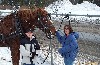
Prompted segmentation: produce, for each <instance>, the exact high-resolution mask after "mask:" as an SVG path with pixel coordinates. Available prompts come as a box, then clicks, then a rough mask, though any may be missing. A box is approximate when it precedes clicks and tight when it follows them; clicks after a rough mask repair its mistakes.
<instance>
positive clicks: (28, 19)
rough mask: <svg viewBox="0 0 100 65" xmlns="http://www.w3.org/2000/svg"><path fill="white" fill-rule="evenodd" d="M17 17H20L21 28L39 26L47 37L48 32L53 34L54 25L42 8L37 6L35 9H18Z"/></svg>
mask: <svg viewBox="0 0 100 65" xmlns="http://www.w3.org/2000/svg"><path fill="white" fill-rule="evenodd" d="M18 14H19V18H21V19H20V20H21V23H22V27H23V29H24V30H25V29H27V28H31V29H34V28H35V27H36V28H39V29H40V30H42V31H43V32H45V33H46V36H47V37H49V36H50V34H52V35H54V34H55V27H54V26H53V23H52V21H51V20H50V17H49V15H48V13H47V11H45V10H44V9H41V8H37V9H35V10H30V9H29V10H22V11H19V13H18Z"/></svg>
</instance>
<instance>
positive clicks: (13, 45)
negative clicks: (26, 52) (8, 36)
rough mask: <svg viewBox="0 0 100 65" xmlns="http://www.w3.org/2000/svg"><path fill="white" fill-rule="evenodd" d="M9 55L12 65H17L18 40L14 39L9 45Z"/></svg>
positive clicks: (18, 56) (18, 54)
mask: <svg viewBox="0 0 100 65" xmlns="http://www.w3.org/2000/svg"><path fill="white" fill-rule="evenodd" d="M11 55H12V62H13V65H19V59H20V52H19V39H18V37H16V38H15V39H13V40H12V43H11Z"/></svg>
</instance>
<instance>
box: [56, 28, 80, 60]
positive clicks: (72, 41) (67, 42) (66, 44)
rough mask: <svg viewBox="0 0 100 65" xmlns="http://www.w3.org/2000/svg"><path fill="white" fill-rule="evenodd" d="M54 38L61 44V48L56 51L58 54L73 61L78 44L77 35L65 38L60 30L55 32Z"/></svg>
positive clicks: (73, 34) (72, 34) (74, 33)
mask: <svg viewBox="0 0 100 65" xmlns="http://www.w3.org/2000/svg"><path fill="white" fill-rule="evenodd" d="M56 36H57V39H58V41H59V42H60V43H61V44H62V48H60V49H59V50H58V52H59V53H60V54H61V55H62V57H64V58H71V59H72V60H73V61H74V60H75V57H76V56H77V53H78V43H77V39H78V38H79V34H78V33H76V32H73V33H71V34H69V35H68V36H66V35H65V34H64V33H63V32H61V31H60V30H58V31H56Z"/></svg>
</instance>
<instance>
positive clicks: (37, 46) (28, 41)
mask: <svg viewBox="0 0 100 65" xmlns="http://www.w3.org/2000/svg"><path fill="white" fill-rule="evenodd" d="M25 44H30V45H31V44H33V45H34V49H35V50H40V46H39V44H38V41H37V40H36V37H34V36H33V39H32V40H31V41H30V39H29V38H28V37H27V36H25V37H24V38H21V40H20V45H23V46H24V47H25Z"/></svg>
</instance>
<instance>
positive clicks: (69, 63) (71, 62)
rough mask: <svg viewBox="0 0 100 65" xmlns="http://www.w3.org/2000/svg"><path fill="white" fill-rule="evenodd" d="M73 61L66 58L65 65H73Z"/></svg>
mask: <svg viewBox="0 0 100 65" xmlns="http://www.w3.org/2000/svg"><path fill="white" fill-rule="evenodd" d="M73 62H74V61H73V60H72V59H71V58H64V63H65V65H73Z"/></svg>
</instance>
